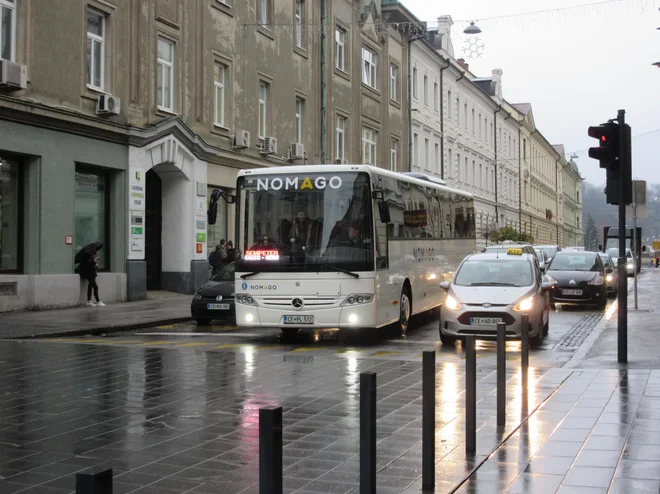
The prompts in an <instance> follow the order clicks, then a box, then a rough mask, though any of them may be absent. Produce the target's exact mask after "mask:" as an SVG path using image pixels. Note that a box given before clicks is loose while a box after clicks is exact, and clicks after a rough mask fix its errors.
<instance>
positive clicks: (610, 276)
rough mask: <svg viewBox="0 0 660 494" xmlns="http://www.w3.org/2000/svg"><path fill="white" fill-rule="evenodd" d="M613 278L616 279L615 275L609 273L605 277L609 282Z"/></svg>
mask: <svg viewBox="0 0 660 494" xmlns="http://www.w3.org/2000/svg"><path fill="white" fill-rule="evenodd" d="M613 279H614V277H613V276H612V275H611V274H608V275H607V276H606V277H605V280H606V281H607V282H610V281H612V280H613Z"/></svg>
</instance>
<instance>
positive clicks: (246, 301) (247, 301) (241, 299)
mask: <svg viewBox="0 0 660 494" xmlns="http://www.w3.org/2000/svg"><path fill="white" fill-rule="evenodd" d="M235 302H236V303H237V304H241V305H257V303H256V302H255V301H254V299H253V298H252V297H251V296H250V295H248V294H247V293H237V294H236V295H235Z"/></svg>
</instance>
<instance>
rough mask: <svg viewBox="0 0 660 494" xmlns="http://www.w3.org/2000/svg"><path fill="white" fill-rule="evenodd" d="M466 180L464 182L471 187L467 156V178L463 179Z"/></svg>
mask: <svg viewBox="0 0 660 494" xmlns="http://www.w3.org/2000/svg"><path fill="white" fill-rule="evenodd" d="M463 178H464V179H465V180H463V181H464V182H465V183H466V184H467V185H470V173H469V170H468V158H467V156H466V157H465V177H463Z"/></svg>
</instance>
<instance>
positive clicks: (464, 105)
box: [463, 103, 468, 130]
mask: <svg viewBox="0 0 660 494" xmlns="http://www.w3.org/2000/svg"><path fill="white" fill-rule="evenodd" d="M463 126H464V127H465V130H468V107H467V103H464V104H463Z"/></svg>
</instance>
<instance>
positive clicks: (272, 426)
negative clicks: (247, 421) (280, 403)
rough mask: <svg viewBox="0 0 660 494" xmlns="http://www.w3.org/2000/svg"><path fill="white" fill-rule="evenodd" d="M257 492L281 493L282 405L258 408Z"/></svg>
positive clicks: (264, 493)
mask: <svg viewBox="0 0 660 494" xmlns="http://www.w3.org/2000/svg"><path fill="white" fill-rule="evenodd" d="M259 494H282V407H277V408H260V409H259Z"/></svg>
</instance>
